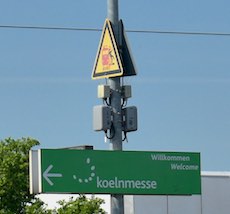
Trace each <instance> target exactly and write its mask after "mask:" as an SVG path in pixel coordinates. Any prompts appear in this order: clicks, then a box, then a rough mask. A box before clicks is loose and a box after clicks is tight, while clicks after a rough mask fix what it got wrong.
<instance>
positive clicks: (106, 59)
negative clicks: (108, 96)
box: [92, 19, 123, 79]
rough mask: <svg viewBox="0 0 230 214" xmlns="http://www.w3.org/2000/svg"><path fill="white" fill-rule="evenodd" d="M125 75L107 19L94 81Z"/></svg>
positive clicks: (98, 53) (94, 69)
mask: <svg viewBox="0 0 230 214" xmlns="http://www.w3.org/2000/svg"><path fill="white" fill-rule="evenodd" d="M122 75H123V67H122V63H121V58H120V54H119V50H118V47H117V43H116V40H115V37H114V33H113V29H112V26H111V23H110V21H109V20H108V19H106V21H105V24H104V28H103V32H102V36H101V41H100V44H99V48H98V52H97V56H96V60H95V64H94V68H93V73H92V79H99V78H109V77H116V76H122Z"/></svg>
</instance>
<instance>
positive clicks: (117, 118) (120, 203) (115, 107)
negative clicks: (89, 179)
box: [107, 0, 124, 214]
mask: <svg viewBox="0 0 230 214" xmlns="http://www.w3.org/2000/svg"><path fill="white" fill-rule="evenodd" d="M107 7H108V14H107V17H108V19H109V20H110V21H111V23H112V26H113V30H114V34H115V39H116V41H117V42H119V38H120V32H119V24H118V23H119V13H118V0H107ZM118 45H121V44H118ZM108 84H109V86H110V89H111V91H112V95H111V100H110V104H111V107H112V111H113V130H111V131H112V132H114V137H113V138H112V139H111V140H110V143H111V144H110V145H111V146H110V149H111V150H122V115H121V80H120V77H114V78H109V80H108ZM111 214H124V198H123V195H117V194H114V195H111Z"/></svg>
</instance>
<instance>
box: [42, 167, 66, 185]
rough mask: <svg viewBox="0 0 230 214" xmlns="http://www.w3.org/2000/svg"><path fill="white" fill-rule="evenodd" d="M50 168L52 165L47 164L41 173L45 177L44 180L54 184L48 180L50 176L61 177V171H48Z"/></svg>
mask: <svg viewBox="0 0 230 214" xmlns="http://www.w3.org/2000/svg"><path fill="white" fill-rule="evenodd" d="M52 168H53V165H49V166H48V168H47V169H46V170H45V171H44V173H43V177H44V178H45V180H46V181H47V182H48V184H49V185H50V186H53V185H54V183H53V182H52V181H51V180H50V178H60V177H62V174H61V173H49V172H50V170H51V169H52Z"/></svg>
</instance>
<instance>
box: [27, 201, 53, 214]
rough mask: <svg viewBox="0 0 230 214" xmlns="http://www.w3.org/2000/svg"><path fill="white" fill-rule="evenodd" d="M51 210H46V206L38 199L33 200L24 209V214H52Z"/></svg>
mask: <svg viewBox="0 0 230 214" xmlns="http://www.w3.org/2000/svg"><path fill="white" fill-rule="evenodd" d="M53 213H55V212H52V210H49V209H47V205H46V204H45V203H44V202H43V201H41V200H40V199H39V198H35V199H34V200H32V201H31V203H28V204H27V206H26V207H25V214H53Z"/></svg>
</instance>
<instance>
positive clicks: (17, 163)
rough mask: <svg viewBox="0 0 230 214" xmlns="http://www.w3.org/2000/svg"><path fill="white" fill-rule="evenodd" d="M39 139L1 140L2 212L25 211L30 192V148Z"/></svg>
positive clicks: (0, 202) (31, 197) (0, 199)
mask: <svg viewBox="0 0 230 214" xmlns="http://www.w3.org/2000/svg"><path fill="white" fill-rule="evenodd" d="M36 145H39V142H38V141H37V140H34V139H31V138H22V139H19V140H14V139H11V138H8V139H5V140H3V141H0V213H7V214H11V213H12V214H15V213H17V214H20V213H25V207H26V204H27V203H28V202H31V200H32V199H33V198H34V196H33V195H30V193H29V150H30V149H31V148H32V147H33V146H36Z"/></svg>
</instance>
